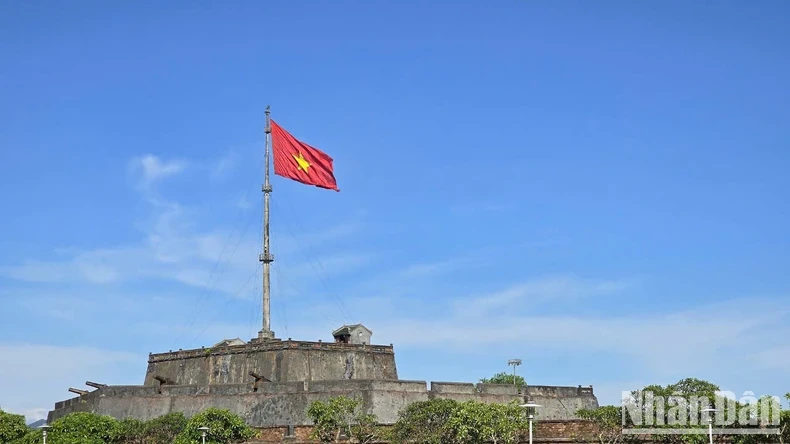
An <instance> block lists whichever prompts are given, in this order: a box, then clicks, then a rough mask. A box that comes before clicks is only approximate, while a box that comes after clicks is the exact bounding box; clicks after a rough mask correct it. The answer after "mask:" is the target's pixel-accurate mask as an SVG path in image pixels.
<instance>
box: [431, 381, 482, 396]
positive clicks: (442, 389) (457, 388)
mask: <svg viewBox="0 0 790 444" xmlns="http://www.w3.org/2000/svg"><path fill="white" fill-rule="evenodd" d="M431 392H433V393H456V394H464V395H474V394H476V393H477V387H475V385H474V384H472V383H471V382H435V381H431Z"/></svg>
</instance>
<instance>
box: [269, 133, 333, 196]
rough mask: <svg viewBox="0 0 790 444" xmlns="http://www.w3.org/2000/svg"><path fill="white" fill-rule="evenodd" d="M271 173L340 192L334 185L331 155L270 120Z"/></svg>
mask: <svg viewBox="0 0 790 444" xmlns="http://www.w3.org/2000/svg"><path fill="white" fill-rule="evenodd" d="M270 122H271V125H272V153H273V154H274V174H277V175H278V176H283V177H287V178H289V179H292V180H295V181H297V182H301V183H303V184H307V185H315V186H317V187H319V188H326V189H328V190H335V191H340V190H339V189H338V188H337V182H336V181H335V175H334V171H333V166H332V158H331V157H329V155H327V154H326V153H325V152H323V151H321V150H319V149H318V148H313V147H312V146H310V145H308V144H306V143H304V142H300V141H299V140H296V138H294V136H292V135H290V134H289V133H288V131H285V130H284V129H283V128H282V127H281V126H280V125H278V124H276V123H275V122H274V120H271V121H270Z"/></svg>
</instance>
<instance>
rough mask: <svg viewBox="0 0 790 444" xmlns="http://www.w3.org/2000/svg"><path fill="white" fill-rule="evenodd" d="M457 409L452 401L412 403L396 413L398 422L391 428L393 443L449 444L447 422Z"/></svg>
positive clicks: (456, 403)
mask: <svg viewBox="0 0 790 444" xmlns="http://www.w3.org/2000/svg"><path fill="white" fill-rule="evenodd" d="M456 409H458V402H457V401H455V400H453V399H431V400H428V401H418V402H413V403H411V404H409V405H408V406H406V407H405V408H404V409H402V410H401V411H400V412H398V421H397V422H395V424H394V426H393V427H392V432H391V435H392V436H391V439H392V441H393V442H394V443H406V442H419V443H425V444H443V443H446V442H449V439H450V433H451V431H450V430H449V427H448V424H447V422H448V420H449V419H450V417H451V416H452V415H453V413H454V412H455V410H456Z"/></svg>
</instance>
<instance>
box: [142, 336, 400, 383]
mask: <svg viewBox="0 0 790 444" xmlns="http://www.w3.org/2000/svg"><path fill="white" fill-rule="evenodd" d="M250 372H255V373H256V374H258V375H260V376H263V377H264V378H267V379H269V380H271V381H277V382H285V381H321V380H339V379H385V380H390V379H398V371H397V368H396V367H395V353H394V351H393V348H392V346H391V345H390V346H383V345H365V344H337V343H327V342H305V341H290V340H288V341H271V342H261V343H249V344H244V345H236V346H229V347H222V348H216V349H210V348H208V349H197V350H183V351H176V352H170V353H159V354H152V355H149V358H148V370H147V372H146V375H145V381H144V382H143V384H144V385H158V384H159V383H158V382H157V381H156V379H154V376H160V377H163V378H167V379H171V380H173V381H174V382H175V383H176V384H179V385H213V384H246V383H250V382H252V381H253V378H252V377H251V376H250Z"/></svg>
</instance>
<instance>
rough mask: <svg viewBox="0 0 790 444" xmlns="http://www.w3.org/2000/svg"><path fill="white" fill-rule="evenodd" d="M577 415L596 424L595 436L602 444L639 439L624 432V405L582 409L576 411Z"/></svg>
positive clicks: (618, 443) (578, 437)
mask: <svg viewBox="0 0 790 444" xmlns="http://www.w3.org/2000/svg"><path fill="white" fill-rule="evenodd" d="M576 415H578V416H579V418H581V419H584V420H587V421H590V422H592V423H593V424H594V425H595V429H596V430H595V437H596V438H597V440H598V442H599V443H600V444H620V443H624V442H634V441H637V440H638V439H635V438H634V437H633V436H632V435H626V434H624V433H623V425H622V415H623V408H622V407H619V406H613V405H605V406H601V407H598V408H595V409H580V410H577V411H576ZM573 438H576V439H582V438H583V437H580V436H574V437H573Z"/></svg>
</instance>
